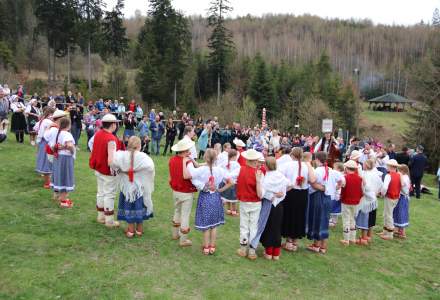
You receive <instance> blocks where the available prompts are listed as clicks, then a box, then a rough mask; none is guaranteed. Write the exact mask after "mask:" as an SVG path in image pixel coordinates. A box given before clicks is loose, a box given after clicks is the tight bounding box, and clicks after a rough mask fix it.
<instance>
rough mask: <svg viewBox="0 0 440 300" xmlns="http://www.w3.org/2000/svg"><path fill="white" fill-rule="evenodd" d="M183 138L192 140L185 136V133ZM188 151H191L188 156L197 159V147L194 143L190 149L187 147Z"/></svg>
mask: <svg viewBox="0 0 440 300" xmlns="http://www.w3.org/2000/svg"><path fill="white" fill-rule="evenodd" d="M183 138H184V139H187V140H189V141H192V140H191V139H190V137H189V136H187V135H185V136H184V137H183ZM189 152H190V153H191V154H190V157H191V158H192V159H194V160H196V159H197V149H196V145H195V144H194V145H193V146H192V147H191V149H189Z"/></svg>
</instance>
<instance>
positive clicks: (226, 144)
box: [223, 143, 231, 151]
mask: <svg viewBox="0 0 440 300" xmlns="http://www.w3.org/2000/svg"><path fill="white" fill-rule="evenodd" d="M227 148H229V149H230V148H231V143H225V144H224V145H223V151H226V149H227Z"/></svg>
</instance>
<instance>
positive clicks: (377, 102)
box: [368, 93, 415, 112]
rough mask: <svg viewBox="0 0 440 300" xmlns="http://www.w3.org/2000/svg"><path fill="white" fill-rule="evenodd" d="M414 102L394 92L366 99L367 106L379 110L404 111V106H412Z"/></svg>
mask: <svg viewBox="0 0 440 300" xmlns="http://www.w3.org/2000/svg"><path fill="white" fill-rule="evenodd" d="M414 103H415V101H413V100H409V99H407V98H405V97H402V96H400V95H397V94H394V93H388V94H385V95H383V96H380V97H377V98H373V99H370V100H368V108H369V109H373V110H379V111H397V112H399V111H404V110H405V106H406V105H409V106H412V105H413V104H414Z"/></svg>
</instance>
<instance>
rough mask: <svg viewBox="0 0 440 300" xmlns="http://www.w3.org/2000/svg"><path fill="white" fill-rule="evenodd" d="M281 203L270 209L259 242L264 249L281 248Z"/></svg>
mask: <svg viewBox="0 0 440 300" xmlns="http://www.w3.org/2000/svg"><path fill="white" fill-rule="evenodd" d="M283 211H284V207H283V202H281V203H279V204H278V205H277V206H276V207H273V205H272V207H271V209H270V214H269V219H268V220H267V223H266V227H265V228H264V231H263V234H262V235H261V238H260V242H261V243H262V244H263V246H264V247H265V248H267V247H276V248H278V247H281V225H282V223H283Z"/></svg>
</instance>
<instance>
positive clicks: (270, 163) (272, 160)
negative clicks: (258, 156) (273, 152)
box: [266, 157, 277, 171]
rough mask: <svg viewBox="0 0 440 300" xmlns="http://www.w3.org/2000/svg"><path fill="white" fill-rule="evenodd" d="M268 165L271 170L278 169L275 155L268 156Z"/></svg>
mask: <svg viewBox="0 0 440 300" xmlns="http://www.w3.org/2000/svg"><path fill="white" fill-rule="evenodd" d="M266 167H267V169H268V170H269V171H275V170H276V169H277V160H276V159H275V157H268V158H266Z"/></svg>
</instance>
